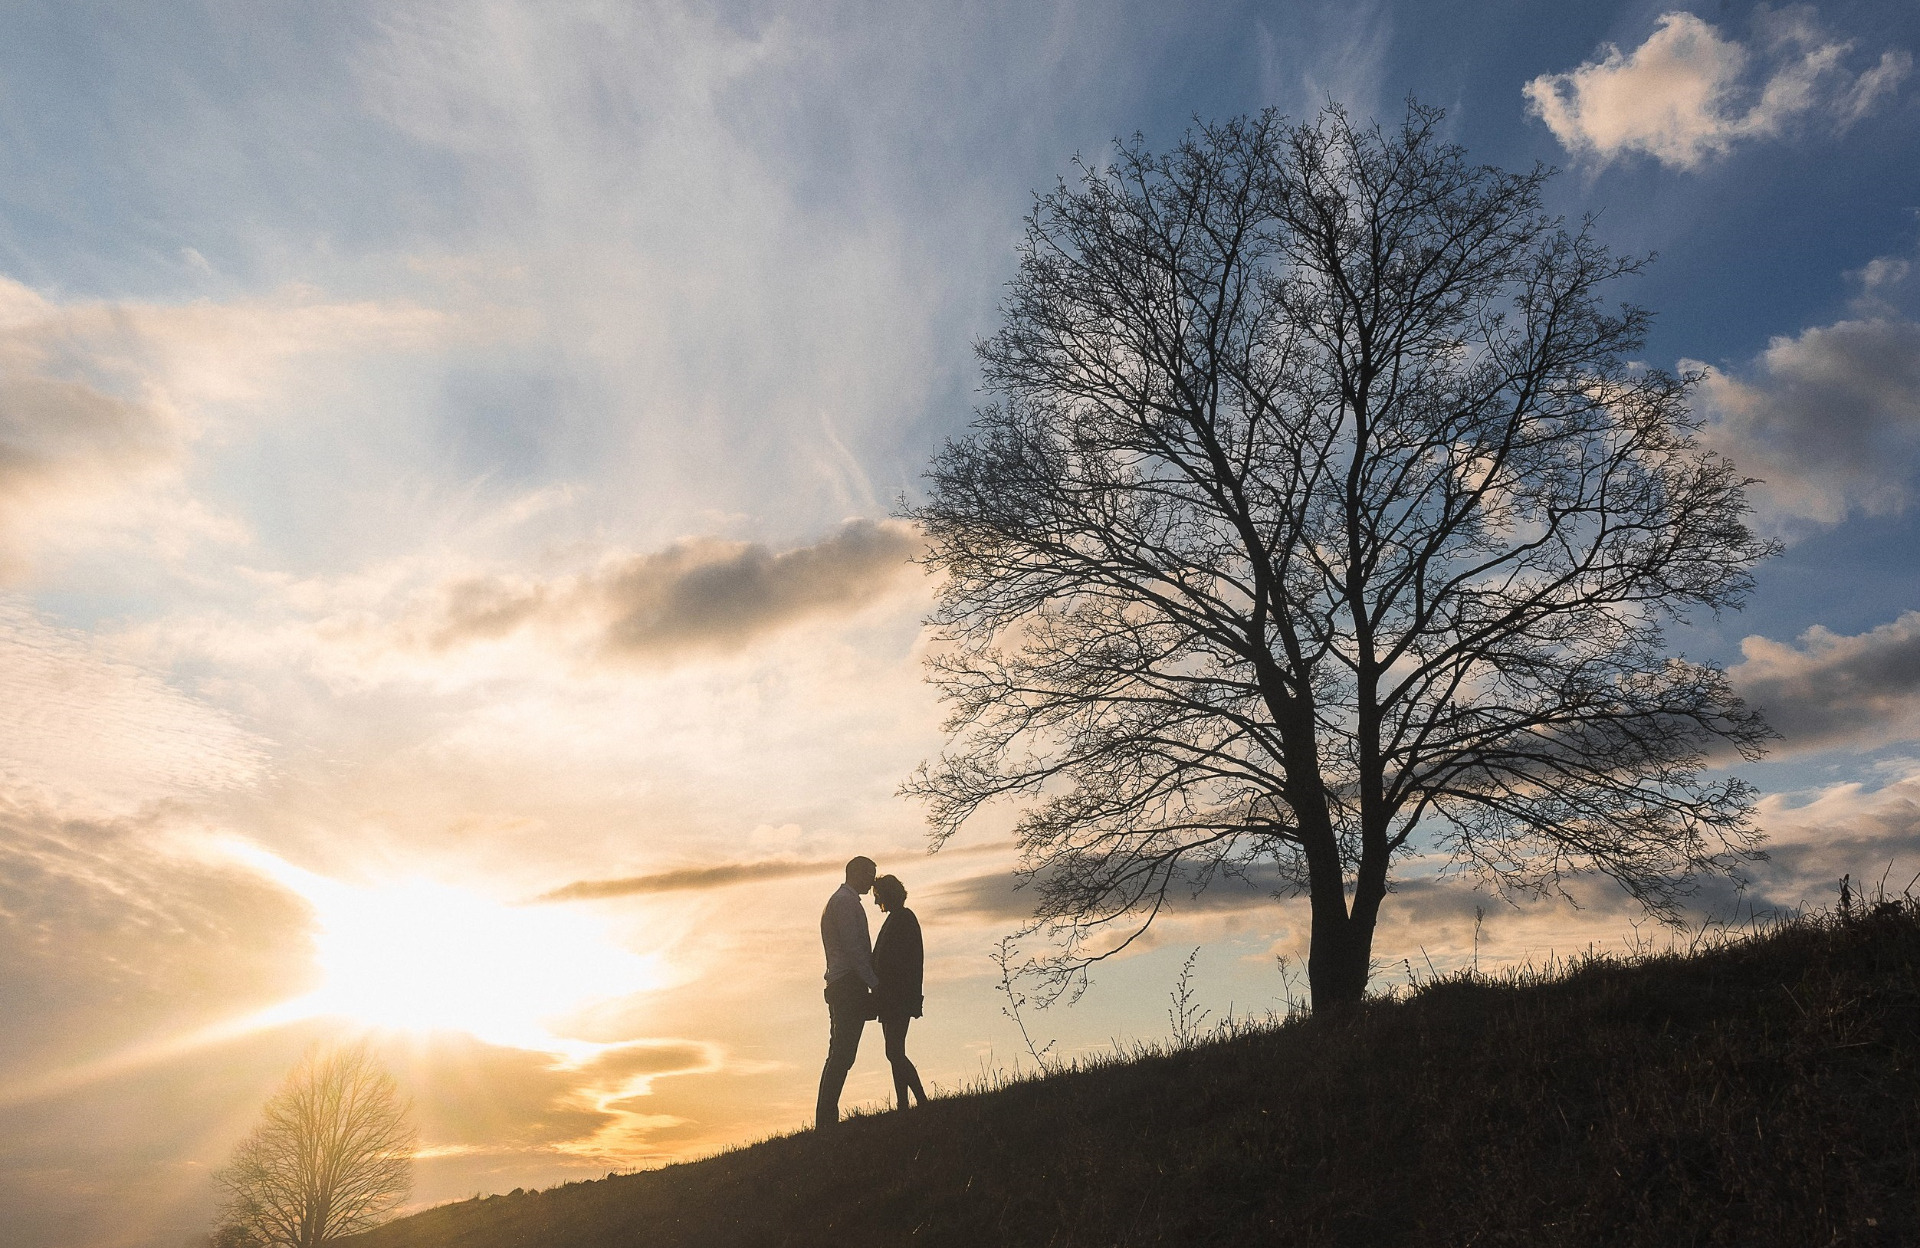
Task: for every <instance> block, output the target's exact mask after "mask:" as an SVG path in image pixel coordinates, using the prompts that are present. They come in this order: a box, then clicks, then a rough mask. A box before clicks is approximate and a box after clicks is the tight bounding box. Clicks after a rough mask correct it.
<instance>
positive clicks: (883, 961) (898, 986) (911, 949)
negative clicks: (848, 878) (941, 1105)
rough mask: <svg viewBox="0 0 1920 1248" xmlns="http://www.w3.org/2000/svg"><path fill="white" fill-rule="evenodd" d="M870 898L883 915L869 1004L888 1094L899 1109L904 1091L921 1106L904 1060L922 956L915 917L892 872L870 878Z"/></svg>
mask: <svg viewBox="0 0 1920 1248" xmlns="http://www.w3.org/2000/svg"><path fill="white" fill-rule="evenodd" d="M873 901H874V904H875V905H877V906H879V907H880V909H881V910H883V911H884V912H885V913H886V916H887V921H886V922H885V923H884V924H882V925H881V928H880V935H879V938H878V939H876V940H875V941H874V942H873V973H874V976H875V977H876V978H877V979H879V981H880V985H879V987H877V988H875V989H874V990H873V1004H874V1009H875V1011H876V1013H877V1014H878V1016H879V1019H880V1034H881V1035H883V1036H885V1037H886V1040H887V1061H888V1062H890V1063H892V1064H893V1091H894V1095H896V1096H897V1097H899V1099H900V1108H901V1109H905V1108H906V1107H907V1092H908V1091H909V1090H911V1091H912V1092H913V1094H914V1095H915V1096H916V1097H919V1098H920V1103H921V1104H922V1105H925V1104H926V1103H927V1092H926V1089H925V1088H922V1087H921V1086H920V1072H919V1071H917V1070H915V1069H914V1068H913V1063H912V1062H911V1061H909V1060H907V1025H908V1024H909V1023H911V1022H912V1021H913V1020H914V1019H916V1018H919V1017H920V1005H921V995H920V980H921V971H922V967H923V965H924V962H925V959H926V953H925V950H924V948H923V946H922V945H921V943H920V920H919V919H917V918H915V917H914V914H913V911H911V910H909V909H907V886H906V885H905V884H902V883H901V882H900V878H899V877H898V876H893V875H883V876H881V877H880V878H879V879H877V880H875V881H874V882H873Z"/></svg>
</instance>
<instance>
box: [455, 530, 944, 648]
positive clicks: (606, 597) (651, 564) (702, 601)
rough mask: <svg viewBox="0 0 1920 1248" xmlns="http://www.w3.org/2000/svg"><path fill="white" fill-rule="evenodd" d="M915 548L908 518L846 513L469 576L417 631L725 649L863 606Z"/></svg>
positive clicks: (468, 637) (461, 638)
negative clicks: (731, 536) (774, 540)
mask: <svg viewBox="0 0 1920 1248" xmlns="http://www.w3.org/2000/svg"><path fill="white" fill-rule="evenodd" d="M919 550H920V539H919V536H918V535H917V534H916V533H915V531H914V530H913V528H912V527H911V526H910V525H907V524H903V523H901V522H899V521H893V520H885V521H873V520H850V521H848V522H847V523H846V524H844V525H842V526H841V527H840V528H839V529H838V530H836V531H835V532H834V533H832V534H831V535H829V536H828V537H826V538H823V539H822V540H821V541H819V542H816V543H814V544H813V545H810V546H800V547H796V548H794V549H791V550H783V551H774V550H771V549H769V548H768V547H766V546H763V545H760V544H758V543H753V542H729V541H721V540H719V539H717V538H697V539H692V540H689V541H684V542H680V543H677V544H676V545H673V546H670V547H668V548H667V549H665V550H661V551H655V552H652V553H650V554H644V555H634V556H630V557H627V558H624V559H620V560H617V561H614V562H612V563H609V564H607V565H605V566H603V567H601V568H600V569H598V570H597V571H595V572H593V573H591V574H589V575H586V576H583V577H577V578H571V579H568V580H564V581H553V582H529V581H523V580H512V579H508V578H500V577H481V578H469V579H467V580H462V581H459V582H456V583H454V584H452V585H450V586H447V587H446V588H445V590H444V591H443V592H442V596H441V603H440V606H439V609H438V616H437V619H436V621H435V623H434V625H433V627H432V628H431V629H430V630H429V639H430V642H431V644H433V645H435V646H440V647H445V646H451V645H459V644H463V643H466V642H473V641H485V640H490V639H493V638H497V637H501V636H504V635H506V634H508V633H512V632H515V631H517V630H519V629H521V628H526V627H533V628H538V629H545V630H547V631H550V632H553V633H555V634H557V635H561V636H569V637H572V636H577V635H579V634H581V633H584V634H586V643H587V645H588V646H589V647H590V648H592V649H595V650H597V651H599V652H600V653H602V654H606V655H611V656H615V657H621V658H636V659H650V658H664V657H669V656H672V655H676V654H680V653H683V652H686V651H690V650H735V649H738V648H740V647H742V646H744V645H746V644H747V643H749V642H751V641H753V640H755V639H756V638H759V637H761V636H764V635H765V634H768V633H771V632H774V631H776V630H778V629H780V628H783V627H785V626H787V625H788V624H791V623H793V622H795V621H797V620H800V619H804V618H807V617H810V616H817V615H829V614H835V613H842V612H848V611H854V610H857V609H859V608H860V607H863V606H865V605H866V604H867V603H869V602H872V601H873V600H874V599H876V598H878V597H879V596H880V595H881V594H882V593H884V592H885V591H886V590H887V589H888V588H889V587H890V586H891V585H892V584H893V583H894V581H895V580H896V578H898V577H899V576H900V574H901V573H902V571H904V570H905V569H906V567H907V566H908V564H909V561H910V560H911V559H912V558H913V556H914V555H915V554H916V553H918V551H919Z"/></svg>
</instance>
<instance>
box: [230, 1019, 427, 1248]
mask: <svg viewBox="0 0 1920 1248" xmlns="http://www.w3.org/2000/svg"><path fill="white" fill-rule="evenodd" d="M414 1141H415V1134H414V1130H413V1127H412V1126H411V1125H410V1123H409V1122H408V1108H407V1105H406V1103H405V1102H403V1101H402V1100H401V1099H400V1095H399V1091H398V1089H397V1088H396V1087H395V1085H394V1082H393V1077H392V1076H391V1075H389V1074H387V1072H386V1071H384V1070H382V1069H381V1068H380V1066H379V1064H378V1063H377V1062H375V1061H374V1059H373V1057H372V1056H371V1055H370V1054H369V1053H368V1052H367V1050H366V1049H365V1048H364V1047H355V1048H347V1049H337V1050H333V1051H331V1052H328V1051H322V1050H315V1051H314V1052H312V1053H309V1054H308V1055H307V1057H306V1058H305V1060H303V1061H302V1062H301V1063H300V1065H299V1066H298V1067H297V1068H295V1070H294V1071H293V1073H292V1074H291V1075H289V1076H288V1077H287V1081H286V1083H285V1084H284V1085H282V1086H281V1088H280V1090H279V1091H278V1092H276V1093H274V1095H273V1097H272V1099H270V1100H269V1101H268V1102H267V1104H266V1107H265V1108H264V1109H263V1110H262V1111H261V1115H260V1123H259V1125H258V1126H257V1127H255V1129H254V1131H253V1133H252V1134H251V1135H249V1136H248V1137H247V1138H246V1139H245V1140H244V1141H242V1142H241V1144H240V1146H239V1147H238V1148H236V1149H235V1150H234V1153H233V1158H232V1160H230V1161H229V1162H228V1163H227V1166H226V1168H225V1169H223V1170H221V1171H220V1172H219V1174H218V1175H216V1176H215V1181H216V1183H218V1185H219V1186H220V1188H221V1190H222V1191H223V1192H224V1193H225V1195H226V1201H225V1203H224V1205H223V1206H222V1209H221V1213H220V1228H219V1229H218V1230H217V1231H216V1232H215V1233H214V1242H215V1244H216V1245H218V1246H219V1248H245V1246H247V1245H261V1246H268V1245H271V1246H272V1248H318V1246H319V1245H321V1244H326V1243H330V1242H332V1241H333V1240H336V1239H339V1238H341V1237H342V1236H345V1235H352V1234H354V1233H356V1232H359V1231H364V1230H368V1229H371V1228H372V1227H374V1226H377V1225H378V1224H379V1223H380V1222H381V1221H382V1220H383V1219H384V1218H385V1217H386V1216H387V1215H388V1214H390V1213H392V1212H393V1210H394V1209H395V1208H396V1207H397V1206H398V1205H399V1204H400V1203H401V1202H402V1201H404V1200H405V1199H406V1198H407V1193H408V1192H409V1191H411V1190H412V1185H413V1149H414Z"/></svg>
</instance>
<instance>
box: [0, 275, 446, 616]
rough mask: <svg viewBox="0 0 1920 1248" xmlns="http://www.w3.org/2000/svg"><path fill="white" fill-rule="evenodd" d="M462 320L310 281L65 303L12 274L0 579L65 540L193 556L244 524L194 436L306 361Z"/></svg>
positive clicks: (259, 400) (1, 430)
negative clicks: (194, 460)
mask: <svg viewBox="0 0 1920 1248" xmlns="http://www.w3.org/2000/svg"><path fill="white" fill-rule="evenodd" d="M449 324H450V322H449V318H447V317H446V316H444V315H443V314H441V313H438V312H435V311H433V310H430V309H425V308H420V307H417V306H414V305H410V304H385V303H378V302H364V301H363V302H353V303H340V302H329V301H326V300H324V299H321V298H319V297H317V295H316V294H315V293H314V292H313V291H310V290H306V289H300V288H290V289H287V290H284V291H280V292H278V293H276V294H274V295H271V296H266V297H261V298H253V299H245V300H238V301H234V302H230V303H214V302H211V301H204V300H202V301H195V302H189V303H175V304H164V303H142V302H138V301H129V300H107V301H84V302H74V303H59V302H56V301H54V300H51V299H48V298H46V297H45V296H43V295H41V294H40V293H38V292H36V291H34V290H32V289H30V288H29V287H27V286H24V285H22V284H20V283H18V282H15V281H12V280H10V279H7V278H4V277H0V577H4V578H6V579H13V580H17V579H19V578H21V577H22V576H24V575H25V574H26V573H27V572H28V571H29V569H30V568H31V567H32V565H33V564H34V562H35V561H36V558H37V557H40V556H44V555H45V554H47V553H48V552H49V551H56V550H57V551H63V552H66V553H69V554H71V553H74V552H76V551H84V550H86V549H88V548H89V547H92V546H97V545H99V544H101V543H102V542H111V541H116V540H118V541H126V540H131V541H133V542H135V543H137V544H139V545H141V546H143V547H145V548H146V549H149V550H156V549H157V550H160V551H162V552H166V553H177V552H178V551H179V550H180V549H181V548H182V547H183V546H185V545H187V544H189V543H191V542H192V541H194V540H196V539H200V538H206V537H216V538H220V539H223V540H226V541H229V542H231V541H238V540H241V539H242V538H243V537H244V529H243V527H242V526H241V525H240V524H239V523H238V522H237V521H235V520H233V519H231V518H229V517H226V516H223V515H221V514H220V513H219V512H218V511H217V510H216V509H213V508H210V507H208V506H207V505H206V503H205V502H204V501H202V500H201V499H199V498H198V497H196V496H195V495H194V494H193V493H192V492H190V491H189V490H188V489H187V488H186V487H185V485H184V483H183V481H182V472H183V469H184V467H185V461H186V458H187V455H188V452H189V450H190V448H191V447H192V446H193V444H194V443H195V442H197V441H198V440H200V439H201V438H202V437H203V436H204V435H205V434H206V433H207V432H208V431H209V430H210V429H211V428H214V427H215V426H216V425H217V424H218V423H219V421H220V419H221V414H222V413H226V412H231V411H233V410H235V409H238V408H247V409H251V410H257V409H259V408H261V407H263V406H268V405H270V404H271V403H272V402H273V401H274V400H275V399H276V398H279V397H280V396H282V395H283V393H284V391H285V390H286V388H287V387H288V385H289V368H290V366H291V364H292V363H293V362H294V361H295V360H297V359H301V358H303V357H315V356H325V355H328V354H330V353H336V352H339V351H342V350H347V349H353V348H364V347H369V346H376V344H377V348H378V349H381V350H388V351H392V350H409V349H415V348H417V347H419V346H421V345H424V344H425V343H427V342H429V341H433V340H436V339H438V338H440V337H442V336H443V335H444V334H445V332H446V331H447V330H448V328H449Z"/></svg>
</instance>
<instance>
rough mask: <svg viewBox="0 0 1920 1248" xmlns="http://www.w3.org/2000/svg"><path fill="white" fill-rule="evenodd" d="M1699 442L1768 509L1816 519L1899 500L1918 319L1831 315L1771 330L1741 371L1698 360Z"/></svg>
mask: <svg viewBox="0 0 1920 1248" xmlns="http://www.w3.org/2000/svg"><path fill="white" fill-rule="evenodd" d="M1702 397H1703V400H1704V404H1703V405H1704V407H1705V409H1706V414H1707V416H1708V418H1709V420H1708V425H1707V429H1706V434H1707V438H1708V440H1709V441H1710V442H1711V443H1712V444H1713V445H1714V447H1715V448H1716V449H1717V450H1720V451H1721V452H1723V453H1724V454H1726V455H1727V456H1728V457H1730V458H1731V459H1732V460H1733V461H1734V462H1735V463H1736V464H1737V465H1739V467H1740V468H1741V470H1742V471H1745V472H1749V473H1751V474H1753V475H1754V476H1757V477H1760V478H1763V480H1764V482H1765V484H1764V485H1763V486H1762V487H1761V490H1760V494H1759V497H1760V498H1761V500H1762V501H1763V502H1765V503H1766V504H1767V506H1768V507H1769V508H1770V509H1771V510H1773V511H1775V512H1778V513H1781V514H1783V515H1788V516H1797V517H1800V518H1803V519H1809V520H1814V521H1818V522H1821V523H1826V524H1834V523H1838V522H1839V521H1841V520H1844V519H1846V517H1847V515H1848V514H1849V513H1850V512H1852V511H1865V512H1868V513H1873V514H1891V513H1894V512H1898V511H1900V510H1901V509H1902V508H1904V507H1905V506H1906V504H1907V503H1908V501H1909V499H1910V497H1911V494H1912V486H1913V474H1914V464H1915V462H1916V460H1917V459H1920V322H1916V321H1913V320H1909V319H1904V318H1900V317H1895V316H1873V317H1868V318H1865V319H1861V320H1849V321H1840V322H1838V323H1836V324H1833V325H1826V326H1818V327H1815V328H1813V329H1809V330H1806V331H1805V332H1803V333H1802V334H1800V335H1799V336H1798V337H1795V338H1786V337H1780V338H1775V339H1774V340H1773V342H1772V344H1771V345H1769V346H1768V348H1767V349H1766V351H1765V352H1764V353H1762V354H1761V356H1760V357H1759V358H1758V359H1756V360H1755V361H1754V362H1753V365H1752V366H1751V367H1750V368H1749V369H1747V370H1746V373H1745V375H1744V376H1740V377H1736V376H1733V375H1730V374H1728V373H1725V372H1722V371H1720V370H1718V369H1709V370H1708V372H1707V377H1706V381H1705V384H1704V387H1703V393H1702Z"/></svg>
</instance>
